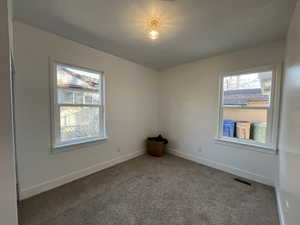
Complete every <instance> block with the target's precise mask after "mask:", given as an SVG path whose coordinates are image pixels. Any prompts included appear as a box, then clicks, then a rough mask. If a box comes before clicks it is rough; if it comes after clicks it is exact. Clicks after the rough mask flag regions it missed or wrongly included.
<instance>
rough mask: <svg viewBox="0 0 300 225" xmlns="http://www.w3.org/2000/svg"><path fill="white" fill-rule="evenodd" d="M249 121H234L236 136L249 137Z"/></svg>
mask: <svg viewBox="0 0 300 225" xmlns="http://www.w3.org/2000/svg"><path fill="white" fill-rule="evenodd" d="M250 129H251V123H250V122H248V121H238V122H237V123H236V137H237V138H241V139H247V140H249V139H250Z"/></svg>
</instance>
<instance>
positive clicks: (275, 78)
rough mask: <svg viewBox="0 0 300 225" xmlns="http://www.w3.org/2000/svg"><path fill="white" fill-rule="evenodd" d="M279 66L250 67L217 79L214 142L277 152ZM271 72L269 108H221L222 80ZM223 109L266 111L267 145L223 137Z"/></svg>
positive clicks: (224, 74) (222, 97) (222, 75)
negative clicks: (216, 118) (215, 132)
mask: <svg viewBox="0 0 300 225" xmlns="http://www.w3.org/2000/svg"><path fill="white" fill-rule="evenodd" d="M281 68H282V66H281V64H278V65H265V66H259V67H252V68H249V69H245V70H240V71H234V72H228V73H223V74H221V75H220V77H219V101H218V128H217V137H216V140H217V141H219V142H222V143H228V144H238V145H242V146H245V147H247V146H248V147H255V148H259V149H261V150H263V151H265V150H267V151H272V152H275V153H276V152H277V146H278V128H279V126H278V125H279V106H280V89H281ZM266 71H272V87H271V88H272V89H271V99H270V106H269V107H255V106H227V107H224V106H223V99H224V96H223V95H224V91H223V89H224V78H225V77H228V76H236V75H242V74H250V73H258V72H266ZM224 108H241V109H254V110H255V109H261V110H263V109H267V143H259V142H256V141H253V140H244V139H238V138H233V137H225V136H223V121H224V119H223V110H224ZM250 149H251V148H250Z"/></svg>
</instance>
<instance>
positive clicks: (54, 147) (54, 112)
mask: <svg viewBox="0 0 300 225" xmlns="http://www.w3.org/2000/svg"><path fill="white" fill-rule="evenodd" d="M57 65H62V66H67V67H70V68H74V69H80V70H82V71H86V72H91V73H97V74H100V76H101V86H100V87H99V88H100V89H101V90H100V93H101V95H100V96H101V102H102V104H101V105H93V104H91V105H87V104H81V105H80V104H76V105H72V104H60V105H63V106H68V105H70V106H74V107H77V106H78V107H79V106H91V107H98V108H99V113H100V116H101V118H100V119H99V123H103V125H102V126H101V124H100V129H103V134H102V135H101V136H97V137H91V138H82V139H80V140H75V141H70V142H65V143H61V144H57V143H58V141H57V140H56V139H57V138H59V137H60V132H59V127H58V126H56V124H57V122H58V121H60V118H59V113H58V107H59V106H58V104H57V74H56V66H57ZM49 67H50V71H49V76H50V77H49V80H50V108H51V113H50V114H51V152H54V153H55V152H57V151H58V150H59V151H61V150H69V149H74V148H75V147H76V148H80V145H86V144H88V143H93V142H96V141H103V140H106V139H108V136H107V132H106V88H105V76H104V72H103V71H97V70H92V69H88V68H85V67H81V66H74V65H71V64H68V63H64V62H62V61H58V60H55V59H52V58H51V57H49Z"/></svg>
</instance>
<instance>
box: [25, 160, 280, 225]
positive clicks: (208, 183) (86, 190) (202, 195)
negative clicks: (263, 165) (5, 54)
mask: <svg viewBox="0 0 300 225" xmlns="http://www.w3.org/2000/svg"><path fill="white" fill-rule="evenodd" d="M234 178H235V177H234V176H233V175H230V174H227V173H224V172H222V171H219V170H215V169H211V168H208V167H205V166H201V165H199V164H196V163H193V162H190V161H187V160H185V159H181V158H178V157H175V156H171V155H166V156H164V157H162V158H155V157H151V156H147V155H144V156H141V157H138V158H136V159H133V160H130V161H127V162H125V163H122V164H119V165H117V166H114V167H112V168H109V169H106V170H103V171H101V172H98V173H96V174H93V175H91V176H88V177H85V178H83V179H80V180H77V181H75V182H72V183H70V184H66V185H64V186H62V187H59V188H56V189H54V190H51V191H48V192H46V193H43V194H40V195H38V196H35V197H33V198H30V199H28V200H24V201H22V202H20V205H19V207H20V211H19V212H20V221H21V225H133V224H135V225H279V221H278V216H277V210H276V207H277V206H276V199H275V193H274V189H273V188H272V187H268V186H265V185H262V184H258V183H255V182H251V183H252V185H251V186H248V185H245V184H242V183H239V182H236V181H234V180H233V179H234Z"/></svg>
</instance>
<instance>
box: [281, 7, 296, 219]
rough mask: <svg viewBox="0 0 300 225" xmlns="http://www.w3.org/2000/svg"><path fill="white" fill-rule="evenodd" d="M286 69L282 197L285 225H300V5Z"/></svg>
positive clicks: (290, 39)
mask: <svg viewBox="0 0 300 225" xmlns="http://www.w3.org/2000/svg"><path fill="white" fill-rule="evenodd" d="M285 66H286V68H285V78H284V87H283V98H282V115H281V129H280V139H279V151H280V152H279V156H280V157H279V158H280V163H279V168H280V169H279V192H278V194H279V196H280V206H281V207H282V212H283V214H284V216H283V218H285V224H286V225H298V224H299V223H300V213H299V212H300V1H298V4H297V7H296V9H295V12H294V16H293V18H292V21H291V25H290V29H289V33H288V38H287V51H286V60H285ZM288 206H289V207H288Z"/></svg>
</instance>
